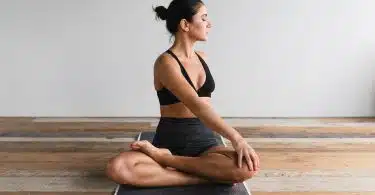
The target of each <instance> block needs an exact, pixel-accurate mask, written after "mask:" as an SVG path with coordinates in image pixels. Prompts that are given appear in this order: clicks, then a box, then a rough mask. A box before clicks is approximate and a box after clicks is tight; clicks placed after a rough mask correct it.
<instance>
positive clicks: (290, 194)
mask: <svg viewBox="0 0 375 195" xmlns="http://www.w3.org/2000/svg"><path fill="white" fill-rule="evenodd" d="M251 194H252V195H375V192H366V191H357V192H330V191H327V192H303V191H301V192H300V191H297V192H259V191H252V192H251Z"/></svg>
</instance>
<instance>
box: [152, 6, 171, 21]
mask: <svg viewBox="0 0 375 195" xmlns="http://www.w3.org/2000/svg"><path fill="white" fill-rule="evenodd" d="M154 11H155V12H156V16H157V17H158V18H160V19H161V20H166V19H167V11H168V10H167V8H165V7H164V6H157V7H156V8H154Z"/></svg>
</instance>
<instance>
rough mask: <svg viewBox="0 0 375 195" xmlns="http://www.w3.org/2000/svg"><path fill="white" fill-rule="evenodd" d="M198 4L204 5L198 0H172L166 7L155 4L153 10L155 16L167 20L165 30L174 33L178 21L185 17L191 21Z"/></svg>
mask: <svg viewBox="0 0 375 195" xmlns="http://www.w3.org/2000/svg"><path fill="white" fill-rule="evenodd" d="M199 5H204V3H203V2H202V1H200V0H173V1H172V2H171V3H170V4H169V6H168V9H167V8H166V7H164V6H157V7H155V8H153V10H154V11H155V12H156V17H157V18H159V19H161V20H166V21H167V22H166V26H167V30H168V31H169V32H170V33H171V34H172V35H175V34H176V32H177V30H178V25H179V24H180V21H181V20H182V19H186V20H187V21H189V22H191V20H192V17H193V16H194V15H195V14H196V13H197V11H198V8H199Z"/></svg>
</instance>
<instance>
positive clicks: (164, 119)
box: [159, 117, 203, 124]
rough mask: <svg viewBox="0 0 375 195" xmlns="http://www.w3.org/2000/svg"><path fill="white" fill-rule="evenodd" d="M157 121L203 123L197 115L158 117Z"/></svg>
mask: <svg viewBox="0 0 375 195" xmlns="http://www.w3.org/2000/svg"><path fill="white" fill-rule="evenodd" d="M159 122H167V123H179V124H181V123H185V124H203V123H202V121H201V120H200V119H199V118H197V117H191V118H179V117H160V119H159Z"/></svg>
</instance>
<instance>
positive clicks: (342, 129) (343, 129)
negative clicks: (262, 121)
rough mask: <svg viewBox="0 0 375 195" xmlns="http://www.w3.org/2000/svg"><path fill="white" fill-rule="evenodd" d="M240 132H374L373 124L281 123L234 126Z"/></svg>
mask: <svg viewBox="0 0 375 195" xmlns="http://www.w3.org/2000/svg"><path fill="white" fill-rule="evenodd" d="M236 130H238V131H239V132H241V133H244V134H245V133H248V134H259V133H260V132H262V133H275V132H279V133H280V132H282V133H289V134H293V133H294V134H296V133H305V134H314V133H315V134H316V133H319V134H332V133H335V134H337V135H345V134H349V135H350V134H352V135H355V134H365V135H373V134H374V133H375V127H374V126H369V127H368V126H331V127H322V126H318V125H317V126H315V127H306V126H281V125H263V126H258V127H238V128H236Z"/></svg>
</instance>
